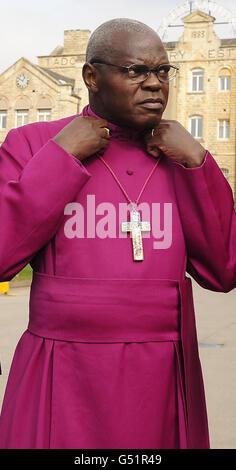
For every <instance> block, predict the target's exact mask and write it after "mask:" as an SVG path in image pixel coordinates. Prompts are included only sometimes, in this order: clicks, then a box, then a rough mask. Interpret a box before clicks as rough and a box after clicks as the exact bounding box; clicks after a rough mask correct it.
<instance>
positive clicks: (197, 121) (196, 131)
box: [189, 116, 203, 139]
mask: <svg viewBox="0 0 236 470" xmlns="http://www.w3.org/2000/svg"><path fill="white" fill-rule="evenodd" d="M189 132H190V134H192V136H193V137H195V139H201V138H202V136H203V118H202V116H191V117H190V118H189Z"/></svg>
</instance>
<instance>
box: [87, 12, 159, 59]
mask: <svg viewBox="0 0 236 470" xmlns="http://www.w3.org/2000/svg"><path fill="white" fill-rule="evenodd" d="M117 33H136V34H139V35H140V36H142V37H143V36H144V35H147V34H149V35H153V36H154V37H155V39H157V40H159V41H160V43H161V40H160V38H159V36H158V34H157V33H156V31H154V29H152V28H150V27H149V26H147V25H146V24H144V23H141V22H140V21H136V20H132V19H128V18H116V19H114V20H110V21H106V22H105V23H103V24H101V25H100V26H99V27H98V28H97V29H95V31H94V32H93V33H92V35H91V37H90V39H89V42H88V46H87V51H86V62H91V61H93V60H95V59H96V60H98V59H100V60H102V59H103V60H104V58H106V60H107V59H110V58H111V57H112V56H114V54H115V53H116V52H117V53H118V52H119V51H118V50H117V51H116V50H115V48H114V47H115V46H114V41H113V38H114V37H115V36H116V34H117ZM119 46H120V47H119V49H120V48H122V46H123V47H124V46H125V44H123V45H122V44H120V45H119ZM116 47H117V46H116Z"/></svg>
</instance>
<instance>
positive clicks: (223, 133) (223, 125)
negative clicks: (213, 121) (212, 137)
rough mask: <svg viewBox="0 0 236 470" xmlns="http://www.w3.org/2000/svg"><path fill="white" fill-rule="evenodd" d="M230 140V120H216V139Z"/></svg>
mask: <svg viewBox="0 0 236 470" xmlns="http://www.w3.org/2000/svg"><path fill="white" fill-rule="evenodd" d="M229 138H230V120H229V119H219V120H218V139H219V140H220V139H223V140H228V139H229Z"/></svg>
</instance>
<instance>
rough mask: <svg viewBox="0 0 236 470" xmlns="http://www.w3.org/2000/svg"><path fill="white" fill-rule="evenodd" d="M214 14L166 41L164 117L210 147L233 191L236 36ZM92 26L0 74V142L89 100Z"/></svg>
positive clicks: (194, 18)
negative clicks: (224, 33) (168, 70)
mask: <svg viewBox="0 0 236 470" xmlns="http://www.w3.org/2000/svg"><path fill="white" fill-rule="evenodd" d="M214 21H215V18H213V17H212V16H211V15H208V14H206V13H204V12H202V11H199V10H197V11H194V12H193V13H191V14H189V15H187V16H186V17H185V18H183V34H182V36H181V37H180V39H179V40H178V41H176V42H168V43H165V46H166V50H167V52H168V56H169V61H170V63H172V64H174V65H177V66H178V67H179V72H178V74H177V77H176V79H175V80H173V81H172V82H171V83H170V97H169V102H168V106H167V108H166V110H165V113H164V115H163V117H164V118H165V119H176V120H177V121H179V122H180V123H181V124H182V125H183V126H184V127H185V128H186V129H188V130H189V132H191V134H192V135H193V136H194V137H195V138H196V139H198V140H199V141H200V142H201V144H202V145H203V146H204V147H205V148H207V149H209V150H210V152H211V153H212V154H213V156H214V158H215V159H216V161H217V163H218V164H219V166H220V168H221V169H222V171H223V173H224V175H225V177H226V178H227V179H228V181H229V183H230V185H231V187H232V189H233V192H234V195H235V194H236V135H235V130H236V39H220V38H219V37H217V36H216V34H215V32H214ZM90 34H91V32H90V31H89V30H69V31H64V45H63V46H57V47H56V48H55V49H54V50H53V51H52V52H51V54H50V55H48V56H39V57H38V64H37V65H36V64H33V63H32V62H30V61H28V60H27V59H25V58H23V57H22V58H21V59H19V60H18V61H17V62H16V63H15V64H13V65H12V66H11V67H9V68H8V69H7V70H6V71H5V72H3V73H2V74H1V75H0V144H1V143H2V142H3V140H4V139H5V136H6V134H7V132H8V131H9V130H10V129H11V128H13V127H18V126H21V125H24V124H27V123H29V122H35V121H49V120H55V119H60V118H62V117H66V116H70V115H75V114H77V113H79V112H80V111H81V110H82V108H83V107H84V106H85V105H86V104H87V103H88V93H87V89H86V87H85V85H84V83H83V79H82V67H83V64H84V62H85V52H86V46H87V43H88V40H89V37H90Z"/></svg>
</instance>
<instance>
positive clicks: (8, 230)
mask: <svg viewBox="0 0 236 470" xmlns="http://www.w3.org/2000/svg"><path fill="white" fill-rule="evenodd" d="M25 127H27V126H25ZM22 129H23V127H22V128H18V129H12V130H11V131H10V132H9V133H8V134H7V137H6V139H5V141H4V142H3V144H2V146H1V148H0V281H10V280H11V279H12V278H13V277H14V276H15V275H16V274H17V273H18V272H19V271H21V270H22V269H23V268H24V266H26V264H28V263H29V262H30V260H31V259H32V258H33V257H34V256H35V254H36V252H37V251H38V250H40V249H41V248H42V247H43V246H44V245H45V244H47V243H48V242H49V240H50V239H51V238H52V237H53V236H54V235H55V233H56V232H57V230H58V228H59V226H60V222H61V220H62V217H63V215H64V207H65V205H66V204H67V203H68V202H71V201H73V198H74V197H75V195H76V193H78V191H79V190H80V188H82V186H83V185H84V184H85V183H86V182H87V180H88V179H89V178H90V176H91V175H90V173H89V172H88V171H87V169H86V168H85V166H84V165H83V164H82V163H81V162H80V161H79V160H78V159H76V157H74V156H73V155H70V154H69V153H67V152H66V151H65V150H64V149H63V148H62V147H61V146H59V145H58V144H57V143H56V142H55V141H54V140H52V139H49V140H48V141H47V142H46V143H45V144H44V145H42V146H41V148H40V149H39V150H38V151H37V152H36V153H35V154H34V155H33V154H32V150H31V142H30V140H29V139H28V138H26V137H25V135H24V133H23V130H22Z"/></svg>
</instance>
